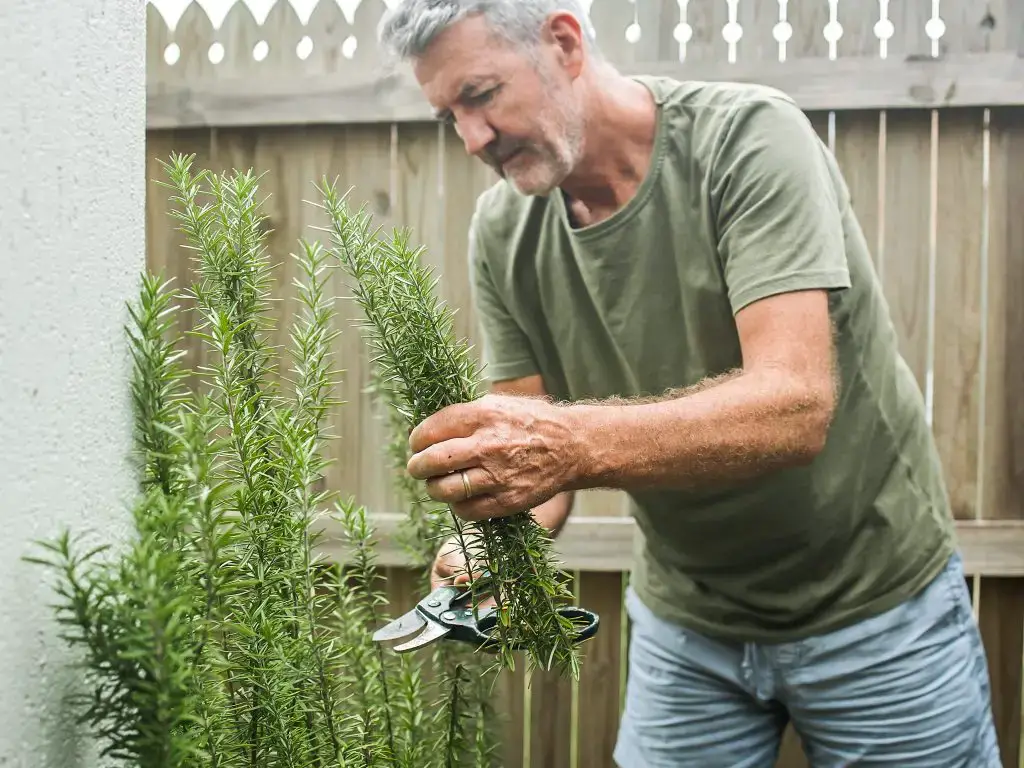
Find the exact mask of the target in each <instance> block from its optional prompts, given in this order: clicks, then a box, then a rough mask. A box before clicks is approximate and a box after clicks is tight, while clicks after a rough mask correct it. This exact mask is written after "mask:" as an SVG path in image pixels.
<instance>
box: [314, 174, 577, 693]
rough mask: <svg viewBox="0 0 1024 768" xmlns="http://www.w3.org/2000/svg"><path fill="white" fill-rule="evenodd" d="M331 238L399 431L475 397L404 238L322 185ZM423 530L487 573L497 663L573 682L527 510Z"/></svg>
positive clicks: (570, 650)
mask: <svg viewBox="0 0 1024 768" xmlns="http://www.w3.org/2000/svg"><path fill="white" fill-rule="evenodd" d="M318 191H319V192H320V195H321V196H322V198H323V206H322V208H323V210H324V211H325V212H326V214H327V216H328V218H329V221H330V227H329V232H330V235H331V240H332V244H331V252H332V253H334V254H335V255H336V256H337V258H338V261H339V263H340V264H341V265H342V266H343V267H344V268H345V270H346V271H347V272H348V274H349V275H350V277H351V278H352V279H353V282H354V285H353V286H352V291H353V295H354V298H355V300H356V302H357V303H358V304H359V306H360V307H361V309H362V310H363V313H364V316H365V321H364V323H363V327H364V329H365V331H366V338H367V340H368V343H369V344H370V346H371V347H372V349H373V351H374V353H375V354H374V357H373V361H374V364H375V367H376V375H377V379H376V382H377V390H378V392H379V393H380V394H381V395H382V397H383V399H384V400H386V401H387V402H388V403H389V404H390V406H391V407H392V408H393V409H394V411H395V412H397V413H398V414H400V415H401V417H402V419H403V420H404V423H405V426H406V428H407V430H411V429H412V428H414V427H415V426H416V425H418V424H419V423H420V422H421V421H423V419H425V418H427V417H428V416H430V415H432V414H434V413H436V412H437V411H439V410H441V409H443V408H445V407H447V406H449V405H454V404H456V403H464V402H468V401H470V400H473V399H475V398H476V397H478V394H479V384H480V377H479V372H478V370H477V368H476V364H475V362H474V360H473V357H472V355H471V354H470V351H471V350H470V349H469V347H468V345H466V344H465V343H464V342H460V341H457V340H456V339H455V335H454V332H453V326H454V323H453V314H452V312H451V310H450V309H449V308H447V307H445V306H443V305H442V303H441V302H440V301H439V299H438V296H437V291H436V280H435V279H434V278H433V276H432V275H431V271H430V270H429V268H427V266H426V265H425V264H423V262H422V259H421V255H422V253H423V249H422V248H413V247H412V246H411V245H410V244H409V235H408V233H407V232H406V231H402V230H396V231H395V232H393V233H392V234H391V236H390V237H388V236H383V235H381V234H380V233H378V232H377V231H376V230H374V229H372V228H371V219H370V216H369V215H368V214H367V213H366V211H365V208H360V209H359V210H358V211H353V210H352V209H351V208H350V207H349V206H348V204H347V201H346V199H345V197H344V196H342V195H339V193H338V191H337V189H336V187H335V185H333V184H331V183H329V182H328V181H327V180H326V179H325V180H323V182H322V184H321V185H320V187H319V188H318ZM431 522H432V523H434V524H435V525H432V526H430V527H436V528H437V529H439V530H440V531H441V532H443V533H450V535H452V536H453V537H454V538H455V540H456V541H457V542H458V543H459V545H460V547H461V549H462V552H463V553H464V554H465V555H466V557H467V558H468V562H472V563H478V564H480V565H481V566H483V567H486V568H487V570H488V571H489V572H490V579H489V587H488V594H489V595H491V596H493V598H494V599H495V600H496V603H497V610H498V612H499V617H500V620H499V622H498V624H497V625H496V627H495V635H496V639H497V640H499V642H500V647H499V662H500V663H501V664H502V665H503V666H505V667H509V668H511V667H514V664H515V658H514V655H513V652H514V651H515V650H517V649H524V650H525V651H526V653H527V656H528V659H529V661H530V663H531V664H532V665H535V666H538V667H540V668H542V669H556V670H558V671H560V672H566V673H568V674H570V675H571V676H573V677H576V676H577V675H578V666H579V658H578V654H577V650H576V648H575V646H574V645H573V631H574V627H573V625H572V622H571V621H569V620H568V619H566V618H565V617H563V616H562V615H560V614H559V613H558V612H557V608H558V607H559V606H561V605H562V604H563V603H564V602H565V601H566V600H568V599H569V598H570V597H571V593H570V592H569V591H568V590H567V589H566V588H565V586H564V583H563V581H562V580H560V579H559V572H558V569H557V567H556V564H555V562H554V560H553V558H552V550H551V543H550V538H549V536H548V534H547V532H546V531H545V530H544V529H543V528H542V527H541V526H540V525H539V524H538V523H537V522H536V521H535V520H534V518H533V516H532V514H530V513H529V512H521V513H519V514H516V515H513V516H509V517H502V518H495V519H493V520H485V521H481V522H475V523H467V522H463V521H460V520H459V519H458V518H457V517H455V516H454V515H450V516H449V518H448V519H447V520H445V521H444V522H443V523H442V522H441V520H439V519H438V517H437V516H435V517H434V518H433V519H432V520H431Z"/></svg>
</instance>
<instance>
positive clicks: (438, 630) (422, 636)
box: [394, 622, 448, 653]
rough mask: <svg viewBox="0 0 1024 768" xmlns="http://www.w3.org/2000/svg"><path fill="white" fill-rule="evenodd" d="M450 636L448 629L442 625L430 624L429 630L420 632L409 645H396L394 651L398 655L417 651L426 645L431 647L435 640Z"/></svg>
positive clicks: (428, 625)
mask: <svg viewBox="0 0 1024 768" xmlns="http://www.w3.org/2000/svg"><path fill="white" fill-rule="evenodd" d="M447 634H448V628H447V627H445V626H444V625H442V624H435V623H433V622H430V623H429V624H427V628H426V629H424V630H423V631H422V632H420V633H419V634H418V635H416V637H414V638H413V639H412V640H410V641H409V642H407V643H402V644H401V645H396V646H395V648H394V650H395V651H397V652H398V653H402V652H404V651H415V650H416V649H417V648H422V647H423V646H425V645H430V644H431V643H432V642H434V641H435V640H438V639H440V638H442V637H444V636H445V635H447Z"/></svg>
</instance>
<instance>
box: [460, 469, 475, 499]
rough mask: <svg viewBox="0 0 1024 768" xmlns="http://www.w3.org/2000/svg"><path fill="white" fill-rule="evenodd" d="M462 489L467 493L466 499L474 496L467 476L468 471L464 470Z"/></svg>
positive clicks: (462, 473)
mask: <svg viewBox="0 0 1024 768" xmlns="http://www.w3.org/2000/svg"><path fill="white" fill-rule="evenodd" d="M459 474H460V475H462V489H463V490H464V491H465V492H466V498H467V499H468V498H470V497H471V496H472V495H473V487H472V486H471V485H470V484H469V477H468V476H467V475H466V470H462V471H461V472H460V473H459Z"/></svg>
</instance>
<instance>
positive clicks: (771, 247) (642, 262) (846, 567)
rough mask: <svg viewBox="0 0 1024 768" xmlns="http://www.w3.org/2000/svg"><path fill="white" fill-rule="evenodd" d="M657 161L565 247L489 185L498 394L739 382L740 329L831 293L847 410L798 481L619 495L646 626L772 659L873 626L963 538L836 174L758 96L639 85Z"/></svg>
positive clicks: (514, 198)
mask: <svg viewBox="0 0 1024 768" xmlns="http://www.w3.org/2000/svg"><path fill="white" fill-rule="evenodd" d="M637 79H638V80H639V81H640V82H642V83H644V84H645V85H646V86H647V87H648V88H649V89H650V90H651V91H652V93H653V94H654V96H655V100H656V102H657V105H658V118H657V131H656V139H655V146H654V156H653V161H652V163H651V165H650V169H649V171H648V173H647V175H646V177H645V178H644V180H643V182H642V184H641V186H640V188H639V190H638V192H637V193H636V195H635V196H634V197H633V198H632V199H631V200H630V201H629V202H628V204H627V205H625V206H624V207H623V208H621V209H620V210H619V211H618V212H617V213H616V214H615V215H614V216H612V217H611V218H609V219H607V220H604V221H601V222H599V223H597V224H594V225H592V226H586V227H579V228H574V227H573V226H572V225H571V224H570V221H569V219H568V218H567V211H566V206H565V202H564V199H563V197H562V196H561V194H560V193H559V194H554V195H552V196H550V197H525V196H522V195H520V194H518V193H517V192H515V190H514V189H513V188H512V187H511V186H510V185H508V184H506V183H504V182H499V183H498V184H496V185H495V186H493V187H491V188H490V189H488V190H487V191H486V192H485V193H484V194H483V195H481V197H480V199H479V200H478V203H477V207H476V210H475V213H474V216H473V222H472V226H471V241H472V245H471V255H470V268H471V274H472V284H473V290H474V301H475V305H476V308H477V311H478V314H479V317H480V321H481V324H482V328H483V333H484V339H483V341H484V344H483V349H484V362H485V364H486V371H487V374H488V377H489V378H491V379H494V380H497V379H508V378H516V377H521V376H527V375H530V374H541V375H542V376H543V379H544V382H545V385H546V387H547V390H548V392H549V393H550V394H551V395H552V396H554V397H555V398H557V399H559V400H564V401H572V400H578V399H590V398H601V397H607V396H613V395H614V396H620V397H630V396H650V395H660V394H663V393H664V392H665V391H666V390H668V389H670V388H678V387H686V386H690V385H694V384H697V383H698V382H700V381H701V380H702V379H705V378H706V377H709V376H715V375H717V374H722V373H725V372H728V371H732V370H735V369H738V368H741V367H742V358H741V354H740V346H739V341H738V336H737V330H736V325H735V321H734V315H735V313H736V312H738V311H739V310H740V309H742V308H743V307H744V306H746V305H747V304H750V303H751V302H754V301H757V300H758V299H761V298H763V297H766V296H769V295H771V294H777V293H780V292H783V291H792V290H798V289H811V288H824V289H828V290H829V291H830V307H831V316H832V319H833V322H834V325H835V341H836V345H837V355H838V366H839V377H840V393H839V399H838V403H837V410H836V413H835V416H834V420H833V422H832V424H831V427H830V431H829V434H828V439H827V442H826V445H825V448H824V450H823V451H822V452H821V453H820V454H819V455H818V456H817V457H816V459H815V460H814V461H813V462H812V463H811V464H810V465H808V466H804V467H799V468H795V469H787V470H784V471H779V472H775V473H773V474H770V475H766V476H763V477H761V478H758V479H756V480H754V481H746V482H736V483H735V484H732V485H730V486H729V487H727V488H725V489H724V490H723V489H721V488H719V489H716V490H715V491H706V490H705V491H687V492H680V491H667V490H666V491H661V490H659V491H654V492H638V493H631V494H630V499H631V502H632V504H631V507H632V513H633V515H634V516H635V519H636V522H637V525H638V528H639V529H640V532H641V533H642V536H641V537H640V544H639V549H638V551H637V553H636V555H637V556H636V559H635V564H634V569H633V571H632V575H631V583H632V585H633V587H634V588H635V589H636V591H637V594H638V596H639V597H640V599H641V600H642V601H643V602H644V603H645V604H647V605H648V606H649V607H650V608H651V609H652V610H653V611H654V612H655V613H656V614H658V615H660V616H662V617H663V618H665V619H668V620H671V621H677V622H680V623H683V624H685V625H688V626H690V627H693V628H695V629H697V630H699V631H704V632H707V633H711V634H715V635H720V636H724V637H728V638H733V639H746V640H760V641H765V642H770V641H784V640H792V639H798V638H801V637H806V636H809V635H813V634H819V633H822V632H825V631H828V630H831V629H834V628H838V627H840V626H843V625H847V624H849V623H851V622H853V621H855V620H858V619H860V618H863V617H866V616H869V615H872V614H876V613H879V612H882V611H884V610H886V609H888V608H890V607H893V606H894V605H895V604H896V603H898V602H900V601H902V600H903V599H905V598H907V597H908V596H910V595H911V594H912V593H914V592H915V591H916V590H918V589H919V588H921V587H922V586H923V584H924V583H926V582H927V581H929V580H930V579H931V578H932V577H933V576H934V575H935V574H936V573H937V572H938V571H939V570H940V569H941V568H942V566H943V565H944V563H945V561H946V560H947V559H948V557H949V555H950V554H951V553H952V551H953V548H954V545H955V542H954V535H955V529H954V527H953V524H952V518H951V513H950V508H949V503H948V500H947V495H946V490H945V487H944V484H943V478H942V470H941V466H940V463H939V459H938V456H937V453H936V449H935V445H934V443H933V440H932V434H931V431H930V428H929V425H928V424H927V421H926V418H925V409H924V403H923V398H922V396H921V394H920V390H919V388H918V386H917V383H916V381H915V378H914V376H913V374H912V372H911V371H910V369H909V368H908V366H907V365H906V363H905V362H904V360H903V359H902V358H901V357H900V355H899V352H898V348H897V338H896V334H895V331H894V329H893V326H892V323H891V321H890V317H889V314H888V308H887V306H886V303H885V299H884V297H883V294H882V290H881V286H880V285H879V282H878V279H877V276H876V273H875V272H874V270H873V267H872V263H871V258H870V253H869V249H868V246H867V244H866V242H865V239H864V236H863V234H862V232H861V229H860V227H859V225H858V222H857V219H856V217H855V215H854V212H853V210H852V208H851V204H850V197H849V193H848V191H847V188H846V185H845V183H844V182H843V179H842V177H841V175H840V172H839V169H838V167H837V165H836V163H835V161H834V159H833V156H832V155H831V153H830V152H829V151H828V148H827V146H825V145H824V144H823V143H822V142H821V141H820V140H819V139H818V137H817V134H816V133H815V132H814V130H813V129H812V127H811V125H810V123H809V121H808V120H807V119H806V117H805V115H804V114H803V113H802V112H801V110H800V109H799V108H798V107H797V106H796V105H795V104H794V103H793V101H792V100H790V99H789V98H788V97H786V96H785V95H783V94H781V93H779V92H776V91H773V90H771V89H768V88H764V87H759V86H752V85H740V84H733V83H682V82H677V81H674V80H670V79H667V78H658V77H640V78H637Z"/></svg>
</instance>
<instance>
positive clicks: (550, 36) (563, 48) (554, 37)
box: [542, 11, 586, 79]
mask: <svg viewBox="0 0 1024 768" xmlns="http://www.w3.org/2000/svg"><path fill="white" fill-rule="evenodd" d="M542 37H543V39H544V42H545V43H547V44H549V45H552V46H554V49H555V55H556V57H557V60H558V63H559V65H560V66H561V67H562V69H564V70H565V72H566V74H567V75H569V77H570V78H573V79H575V78H576V77H579V74H580V70H582V69H583V58H584V55H585V53H586V52H585V50H584V44H585V41H584V39H583V28H582V26H581V25H580V22H579V19H577V18H576V17H575V16H574V15H573V14H571V13H569V12H568V11H556V12H554V13H552V14H551V15H550V16H548V18H547V23H546V24H545V27H544V30H543V32H542Z"/></svg>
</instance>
